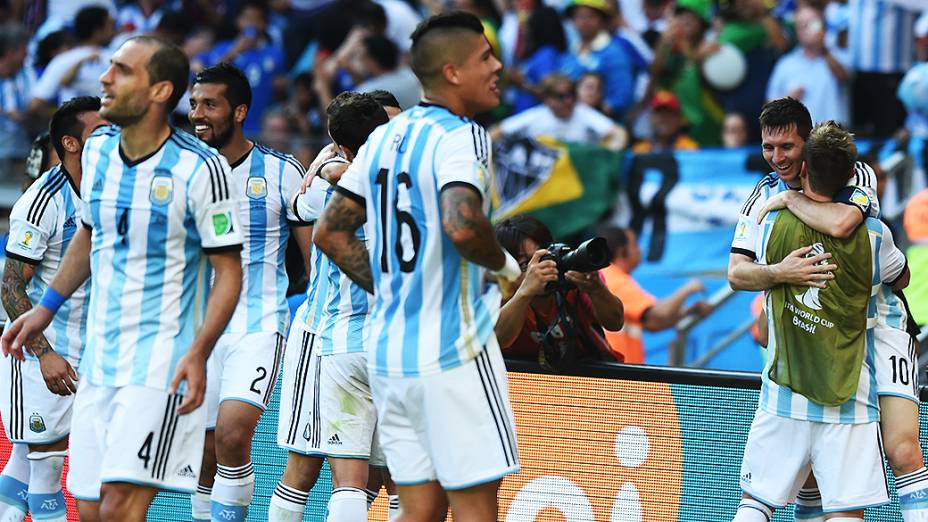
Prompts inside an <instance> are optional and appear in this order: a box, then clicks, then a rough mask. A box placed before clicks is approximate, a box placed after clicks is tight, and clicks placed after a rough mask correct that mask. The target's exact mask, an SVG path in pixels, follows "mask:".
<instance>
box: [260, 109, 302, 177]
mask: <svg viewBox="0 0 928 522" xmlns="http://www.w3.org/2000/svg"><path fill="white" fill-rule="evenodd" d="M292 134H293V132H292V129H291V128H290V120H289V119H288V118H287V115H286V113H284V112H283V111H279V110H269V111H265V112H264V113H263V114H262V117H261V134H260V135H259V141H260V142H261V143H263V144H265V145H267V146H268V147H270V148H272V149H275V150H279V151H280V152H285V153H287V154H292V150H293V146H292V145H293V144H292V142H291V139H290V138H291V136H292ZM305 165H308V163H305Z"/></svg>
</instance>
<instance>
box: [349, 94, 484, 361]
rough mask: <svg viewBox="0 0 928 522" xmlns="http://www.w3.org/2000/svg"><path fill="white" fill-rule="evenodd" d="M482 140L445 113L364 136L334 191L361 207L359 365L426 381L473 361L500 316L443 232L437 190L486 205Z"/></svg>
mask: <svg viewBox="0 0 928 522" xmlns="http://www.w3.org/2000/svg"><path fill="white" fill-rule="evenodd" d="M490 151H491V149H490V140H489V137H488V136H487V135H486V131H484V130H483V128H482V127H480V125H478V124H477V123H475V122H473V121H472V120H470V119H468V118H464V117H461V116H458V115H456V114H454V113H452V112H450V111H449V110H447V109H445V108H444V107H440V106H437V105H432V104H422V105H419V106H416V107H413V108H411V109H408V110H406V111H405V112H403V113H402V114H400V115H399V116H396V117H395V118H393V119H392V120H390V122H389V123H386V124H384V125H381V126H380V127H378V128H377V129H376V130H374V132H373V133H372V134H371V135H370V137H369V138H368V140H367V143H366V144H365V145H364V146H362V147H361V149H360V151H358V156H357V157H356V158H355V159H354V162H353V163H352V164H351V166H350V167H348V170H347V171H346V172H345V174H344V175H343V176H342V178H341V180H340V181H339V184H338V188H337V189H336V190H338V191H339V193H341V194H343V195H344V196H345V197H348V198H352V199H354V200H355V201H357V202H358V203H360V204H362V205H365V207H366V209H367V219H368V222H370V227H369V230H370V240H369V241H368V246H369V247H370V248H369V252H370V262H371V268H372V270H373V278H374V307H373V309H372V311H371V319H370V321H371V324H370V334H369V335H368V338H367V339H368V341H367V346H368V350H367V351H368V356H367V359H368V364H369V365H370V367H371V369H372V370H374V371H375V372H376V374H377V375H384V376H392V377H403V376H407V377H409V376H419V375H428V374H435V373H438V372H442V371H447V370H450V369H453V368H456V367H458V366H460V365H462V364H464V363H466V362H468V361H470V360H472V359H474V358H475V357H477V355H478V354H480V352H481V351H483V349H484V345H485V343H486V342H487V339H488V338H489V337H490V336H491V335H493V327H494V325H495V324H496V319H497V317H498V316H499V307H500V295H499V291H498V289H497V288H496V287H490V289H489V290H488V287H487V286H486V285H485V283H484V269H483V268H482V267H481V266H479V265H476V264H474V263H471V262H470V261H467V260H466V259H464V258H463V257H461V255H460V254H459V253H458V251H457V250H456V249H455V246H454V244H453V243H452V242H451V240H450V239H449V238H448V236H447V235H446V234H445V233H444V230H443V228H442V220H441V208H440V201H439V197H440V194H441V191H442V189H444V188H446V187H449V186H454V185H460V184H464V185H467V186H470V187H473V188H474V190H476V191H478V192H479V194H480V195H481V196H482V197H483V206H484V211H485V212H488V211H489V207H490V194H491V193H490V191H491V187H492V180H491V171H490V164H491V162H490Z"/></svg>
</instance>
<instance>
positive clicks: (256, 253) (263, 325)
mask: <svg viewBox="0 0 928 522" xmlns="http://www.w3.org/2000/svg"><path fill="white" fill-rule="evenodd" d="M231 168H232V175H231V177H230V178H229V184H230V188H231V190H232V193H233V196H234V198H235V199H236V200H237V201H238V211H239V216H238V217H239V220H240V221H241V225H242V239H243V245H244V248H243V249H242V276H243V278H242V294H241V297H240V298H239V301H238V306H237V307H236V308H235V313H233V315H232V319H231V320H230V321H229V325H228V326H227V327H226V331H227V332H237V333H254V332H278V333H280V334H284V333H285V332H286V331H287V325H288V324H289V322H290V308H289V307H288V306H287V286H288V284H289V279H288V278H287V271H286V269H285V267H284V265H285V264H284V256H285V254H286V251H287V240H288V239H289V238H290V227H291V226H300V225H301V224H302V223H301V222H300V220H299V219H298V218H297V217H296V214H295V213H294V210H293V208H292V207H291V205H290V198H291V197H292V196H293V194H296V193H297V192H298V191H299V190H300V184H301V183H302V181H303V175H304V174H305V170H304V169H303V166H302V165H300V163H299V162H298V161H297V160H296V159H295V158H294V157H293V156H290V155H288V154H284V153H282V152H278V151H276V150H274V149H271V148H269V147H265V146H264V145H259V144H255V146H254V147H252V149H251V151H250V152H249V153H248V154H245V156H243V157H242V158H241V159H239V160H237V161H236V162H235V164H233V165H231Z"/></svg>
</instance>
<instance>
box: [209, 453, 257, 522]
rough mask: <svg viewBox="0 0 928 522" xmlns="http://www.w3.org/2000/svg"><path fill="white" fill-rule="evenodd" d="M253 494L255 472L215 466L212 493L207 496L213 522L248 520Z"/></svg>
mask: <svg viewBox="0 0 928 522" xmlns="http://www.w3.org/2000/svg"><path fill="white" fill-rule="evenodd" d="M254 493H255V470H254V467H252V465H251V462H249V463H248V464H245V465H244V466H237V467H230V466H223V465H222V464H219V465H217V466H216V480H215V482H213V493H212V494H211V495H210V496H209V500H210V511H211V512H212V517H213V520H222V521H224V522H239V521H242V522H244V520H245V519H246V518H248V506H249V505H250V504H251V497H252V496H254Z"/></svg>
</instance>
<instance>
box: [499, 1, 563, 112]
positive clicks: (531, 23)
mask: <svg viewBox="0 0 928 522" xmlns="http://www.w3.org/2000/svg"><path fill="white" fill-rule="evenodd" d="M522 45H523V47H524V48H525V51H524V54H525V56H526V57H525V58H524V59H519V60H518V62H517V63H516V64H515V65H513V66H512V68H511V69H510V70H509V81H510V82H511V83H512V84H513V85H514V86H515V87H516V96H515V100H514V101H513V104H512V112H513V113H514V114H516V113H520V112H522V111H524V110H525V109H528V108H530V107H534V106H536V105H538V104H539V103H541V101H540V100H539V98H538V96H539V94H540V84H541V81H542V80H543V79H544V78H545V77H546V76H548V75H549V74H552V73H555V72H559V71H560V70H561V69H563V68H564V66H565V60H566V59H567V57H568V55H567V54H566V53H567V36H566V35H565V34H564V26H563V25H562V24H561V17H560V15H558V13H557V11H556V10H554V9H553V8H551V7H548V6H544V5H542V6H538V7H537V8H535V10H534V11H532V13H531V14H530V15H528V23H527V24H526V27H525V36H524V39H523V42H522Z"/></svg>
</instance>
